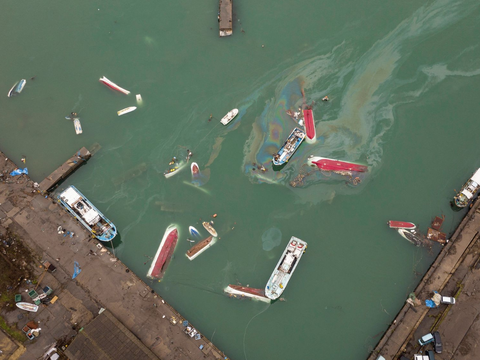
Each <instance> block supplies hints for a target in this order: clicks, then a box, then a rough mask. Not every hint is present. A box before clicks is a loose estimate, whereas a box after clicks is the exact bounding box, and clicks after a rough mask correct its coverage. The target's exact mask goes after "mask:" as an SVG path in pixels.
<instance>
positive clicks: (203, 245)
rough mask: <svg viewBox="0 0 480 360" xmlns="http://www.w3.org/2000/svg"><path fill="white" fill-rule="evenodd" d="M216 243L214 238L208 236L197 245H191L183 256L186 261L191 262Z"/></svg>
mask: <svg viewBox="0 0 480 360" xmlns="http://www.w3.org/2000/svg"><path fill="white" fill-rule="evenodd" d="M216 241H217V238H216V237H213V236H209V237H207V238H206V239H203V240H202V241H200V242H199V243H197V244H195V245H193V246H192V247H191V248H190V250H188V251H187V253H186V254H185V255H186V256H187V258H188V260H190V261H192V260H193V259H195V258H196V257H197V256H198V255H200V254H201V253H203V252H204V251H205V250H207V249H208V248H209V247H210V246H212V245H213V244H215V242H216Z"/></svg>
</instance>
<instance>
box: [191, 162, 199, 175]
mask: <svg viewBox="0 0 480 360" xmlns="http://www.w3.org/2000/svg"><path fill="white" fill-rule="evenodd" d="M190 170H191V171H192V176H197V175H198V174H199V173H200V168H199V167H198V164H197V163H196V162H192V164H191V165H190Z"/></svg>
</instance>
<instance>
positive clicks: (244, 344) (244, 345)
mask: <svg viewBox="0 0 480 360" xmlns="http://www.w3.org/2000/svg"><path fill="white" fill-rule="evenodd" d="M265 305H266V307H265V309H263V310H262V311H260V312H259V313H258V314H255V315H253V317H252V318H251V319H250V320H249V321H248V323H247V326H245V331H244V332H243V355H245V360H247V349H246V342H245V337H246V336H247V330H248V326H249V325H250V323H251V322H252V321H253V319H255V318H256V317H257V316H259V315H262V314H263V313H264V312H265V311H267V310H268V308H269V307H270V304H265Z"/></svg>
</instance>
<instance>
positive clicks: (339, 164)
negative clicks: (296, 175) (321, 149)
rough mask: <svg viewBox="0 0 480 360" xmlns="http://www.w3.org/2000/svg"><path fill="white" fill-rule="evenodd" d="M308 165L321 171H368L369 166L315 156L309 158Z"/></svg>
mask: <svg viewBox="0 0 480 360" xmlns="http://www.w3.org/2000/svg"><path fill="white" fill-rule="evenodd" d="M308 165H310V166H317V167H318V168H319V169H320V170H325V171H356V172H365V171H368V166H366V165H362V164H357V163H353V162H349V161H342V160H336V159H329V158H325V157H321V156H313V155H310V156H309V158H308Z"/></svg>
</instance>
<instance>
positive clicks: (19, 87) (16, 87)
mask: <svg viewBox="0 0 480 360" xmlns="http://www.w3.org/2000/svg"><path fill="white" fill-rule="evenodd" d="M26 83H27V80H25V79H22V80H20V81H17V82H16V83H15V85H13V86H12V88H11V89H10V91H9V92H8V94H7V96H8V97H12V96H15V95H18V94H20V93H21V92H22V90H23V88H24V87H25V84H26Z"/></svg>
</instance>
